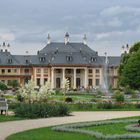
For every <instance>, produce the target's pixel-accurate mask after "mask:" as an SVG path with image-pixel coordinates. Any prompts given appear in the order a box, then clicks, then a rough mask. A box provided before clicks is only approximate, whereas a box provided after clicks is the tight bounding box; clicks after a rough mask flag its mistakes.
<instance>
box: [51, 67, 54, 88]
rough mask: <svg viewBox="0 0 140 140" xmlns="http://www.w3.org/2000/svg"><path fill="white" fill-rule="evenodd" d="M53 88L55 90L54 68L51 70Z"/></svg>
mask: <svg viewBox="0 0 140 140" xmlns="http://www.w3.org/2000/svg"><path fill="white" fill-rule="evenodd" d="M51 88H52V89H53V88H54V68H51Z"/></svg>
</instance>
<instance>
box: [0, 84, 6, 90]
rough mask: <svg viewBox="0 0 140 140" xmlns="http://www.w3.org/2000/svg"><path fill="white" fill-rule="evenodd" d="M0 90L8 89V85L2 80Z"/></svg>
mask: <svg viewBox="0 0 140 140" xmlns="http://www.w3.org/2000/svg"><path fill="white" fill-rule="evenodd" d="M0 90H2V91H3V90H7V86H6V85H5V84H4V83H2V82H0Z"/></svg>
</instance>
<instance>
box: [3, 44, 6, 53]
mask: <svg viewBox="0 0 140 140" xmlns="http://www.w3.org/2000/svg"><path fill="white" fill-rule="evenodd" d="M2 50H3V52H5V50H6V44H5V42H3V44H2Z"/></svg>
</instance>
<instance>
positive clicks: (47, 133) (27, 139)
mask: <svg viewBox="0 0 140 140" xmlns="http://www.w3.org/2000/svg"><path fill="white" fill-rule="evenodd" d="M6 140H96V139H95V138H93V137H91V136H86V135H81V134H74V133H67V132H66V133H65V132H55V131H52V130H51V128H40V129H34V130H30V131H26V132H22V133H18V134H15V135H12V136H10V137H8V138H7V139H6Z"/></svg>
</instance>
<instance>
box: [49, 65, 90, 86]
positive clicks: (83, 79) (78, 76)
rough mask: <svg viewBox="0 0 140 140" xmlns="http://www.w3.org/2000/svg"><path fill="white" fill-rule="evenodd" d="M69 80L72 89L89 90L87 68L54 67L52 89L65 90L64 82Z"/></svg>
mask: <svg viewBox="0 0 140 140" xmlns="http://www.w3.org/2000/svg"><path fill="white" fill-rule="evenodd" d="M65 78H67V79H68V80H69V84H70V88H72V89H76V88H80V87H84V88H87V68H86V67H63V68H62V67H52V68H51V87H52V88H63V87H62V81H63V80H64V79H65Z"/></svg>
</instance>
